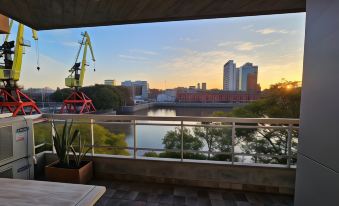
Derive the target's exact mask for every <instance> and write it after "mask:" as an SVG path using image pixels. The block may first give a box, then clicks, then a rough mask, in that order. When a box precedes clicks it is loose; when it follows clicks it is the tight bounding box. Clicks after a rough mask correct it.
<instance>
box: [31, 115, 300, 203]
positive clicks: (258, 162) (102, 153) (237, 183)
mask: <svg viewBox="0 0 339 206" xmlns="http://www.w3.org/2000/svg"><path fill="white" fill-rule="evenodd" d="M52 119H53V121H55V124H56V125H58V124H63V122H64V121H65V120H67V119H73V121H74V125H76V127H81V128H82V129H84V128H86V127H87V128H88V129H87V130H85V134H83V136H84V137H85V138H86V142H88V146H91V147H92V150H91V152H90V154H88V156H87V158H88V159H90V160H92V161H93V162H94V171H95V172H94V176H95V180H94V181H93V182H92V183H93V184H99V185H104V186H106V188H107V192H106V194H105V195H104V197H102V199H101V200H100V201H99V203H98V205H119V204H120V205H144V204H146V203H147V204H151V205H167V204H169V205H209V204H212V205H223V204H225V205H251V204H252V205H263V204H265V205H292V204H293V201H292V199H293V198H292V197H293V194H294V182H295V168H296V167H295V164H296V143H297V131H298V125H299V120H297V119H270V118H261V119H245V118H221V117H149V116H127V115H126V116H125V115H121V116H120V115H69V114H65V115H59V114H58V115H43V118H39V119H36V120H35V126H34V128H35V130H34V133H35V135H34V136H35V138H36V144H35V145H36V146H35V150H36V159H37V164H36V167H35V175H36V177H37V178H38V179H39V178H43V176H44V175H43V167H44V166H45V165H47V164H49V163H51V162H53V161H55V160H56V156H55V154H54V151H53V150H51V149H52V147H51V146H52V141H51V140H50V138H51V135H50V134H51V133H50V132H51V130H50V121H51V120H52ZM42 125H43V126H42ZM96 125H101V126H103V127H106V128H111V129H112V128H114V127H117V126H122V125H123V126H125V127H127V128H129V129H131V131H132V133H133V141H131V142H130V143H129V145H128V146H126V147H119V146H114V145H107V144H99V142H98V141H97V140H98V139H100V136H98V135H97V134H96V130H97V128H96ZM41 126H42V127H41ZM56 127H57V126H56ZM144 127H147V129H148V130H152V127H163V128H166V131H170V130H172V129H174V128H178V129H179V131H180V134H181V136H180V137H181V138H180V148H175V149H173V148H172V149H169V148H164V147H162V148H159V147H154V148H153V147H141V146H138V145H139V144H141V143H142V141H143V140H142V139H139V137H138V131H139V130H143V129H145V128H144ZM41 128H44V129H47V130H49V131H48V132H47V133H45V132H44V135H46V134H48V135H47V136H46V137H45V138H42V136H41V134H39V132H41ZM185 128H189V129H190V130H192V129H193V128H219V129H221V130H222V131H223V133H222V136H223V137H222V138H224V139H225V142H228V143H229V145H227V146H226V150H224V151H220V150H207V148H204V149H203V150H188V149H185V148H184V147H185V146H184V145H185V143H186V139H185V136H184V133H183V131H184V130H185ZM249 129H251V130H265V131H274V130H277V131H286V133H285V134H286V135H287V136H286V137H285V142H284V145H285V146H284V147H286V150H284V152H283V153H280V154H274V153H268V154H260V153H248V152H244V151H242V149H241V144H242V143H241V141H239V137H237V134H238V133H239V131H244V130H249ZM239 134H240V133H239ZM151 138H153V139H154V140H156V139H158V140H159V139H160V140H161V139H162V138H163V137H159V136H154V137H153V136H152V137H151ZM256 138H262V137H261V136H260V134H259V133H258V134H256ZM226 140H228V141H226ZM119 150H121V151H128V153H125V154H124V155H114V154H113V153H114V151H119ZM147 152H153V153H157V154H160V153H163V152H170V153H171V154H176V155H175V156H174V157H166V158H164V157H162V158H160V157H161V156H158V157H154V156H152V157H147V156H145V154H147ZM190 154H201V155H202V156H199V158H192V157H193V156H192V155H190ZM218 155H219V156H223V157H224V159H223V160H216V159H214V158H212V157H215V156H218ZM208 156H210V158H207V157H208ZM202 157H206V158H202ZM265 158H268V159H270V160H272V161H267V160H268V159H265ZM274 159H281V161H278V162H276V161H274ZM180 191H181V193H180ZM179 193H180V194H179ZM179 203H180V204H179Z"/></svg>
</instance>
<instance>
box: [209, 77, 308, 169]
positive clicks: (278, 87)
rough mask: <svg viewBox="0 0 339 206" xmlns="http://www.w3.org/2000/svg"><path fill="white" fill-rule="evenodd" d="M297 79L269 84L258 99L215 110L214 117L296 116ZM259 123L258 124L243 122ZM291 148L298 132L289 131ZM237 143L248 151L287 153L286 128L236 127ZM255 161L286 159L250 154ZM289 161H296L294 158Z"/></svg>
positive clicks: (297, 108)
mask: <svg viewBox="0 0 339 206" xmlns="http://www.w3.org/2000/svg"><path fill="white" fill-rule="evenodd" d="M299 85H300V82H290V81H283V82H280V83H277V84H274V85H271V87H270V88H269V89H266V90H264V91H263V92H262V95H261V98H260V99H259V100H257V101H254V102H252V103H250V104H248V105H246V106H243V107H239V108H235V109H233V110H232V111H231V112H229V113H223V112H217V113H215V115H216V116H229V117H244V118H265V117H268V118H299V114H300V99H301V87H300V86H299ZM245 125H247V126H260V124H245ZM261 126H263V125H261ZM291 136H292V139H293V141H292V151H296V145H297V141H296V139H297V137H298V131H297V130H292V132H291ZM236 137H237V145H238V146H240V147H241V148H242V149H243V150H244V151H245V153H248V154H274V155H287V154H288V147H287V139H288V131H287V130H286V129H267V128H260V129H237V130H236ZM252 159H253V160H254V161H255V162H258V161H259V162H264V163H282V164H285V163H286V158H279V157H274V156H273V157H262V156H259V157H256V156H255V157H253V158H252ZM292 161H296V159H295V158H294V159H293V160H292Z"/></svg>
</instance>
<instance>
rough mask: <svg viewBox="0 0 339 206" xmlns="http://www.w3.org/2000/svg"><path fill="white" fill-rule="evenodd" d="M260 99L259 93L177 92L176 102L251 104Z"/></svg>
mask: <svg viewBox="0 0 339 206" xmlns="http://www.w3.org/2000/svg"><path fill="white" fill-rule="evenodd" d="M259 98H260V92H231V91H209V92H194V93H193V92H178V93H177V99H176V101H177V102H199V103H205V102H206V103H227V102H242V103H244V102H251V101H255V100H257V99H259Z"/></svg>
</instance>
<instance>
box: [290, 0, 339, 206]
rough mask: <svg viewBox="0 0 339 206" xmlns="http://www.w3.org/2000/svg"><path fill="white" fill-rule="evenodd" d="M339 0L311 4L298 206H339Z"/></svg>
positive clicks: (314, 1) (300, 143)
mask: <svg viewBox="0 0 339 206" xmlns="http://www.w3.org/2000/svg"><path fill="white" fill-rule="evenodd" d="M338 11H339V1H338V0H321V1H319V0H307V12H306V15H307V17H306V36H305V57H304V71H303V91H302V102H301V117H300V138H299V148H298V151H299V154H298V168H297V178H296V180H297V182H296V197H295V205H297V206H303V205H307V206H313V205H314V206H318V205H326V206H331V205H339V195H338V194H339V149H338V148H339V130H338V126H339V81H338V74H339V66H338V65H339V64H338V58H339V13H338Z"/></svg>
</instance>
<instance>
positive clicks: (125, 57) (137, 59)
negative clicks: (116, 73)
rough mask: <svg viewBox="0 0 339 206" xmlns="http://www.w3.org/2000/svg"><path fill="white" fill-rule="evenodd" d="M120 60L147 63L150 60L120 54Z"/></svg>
mask: <svg viewBox="0 0 339 206" xmlns="http://www.w3.org/2000/svg"><path fill="white" fill-rule="evenodd" d="M119 58H122V59H128V60H134V61H146V60H148V59H147V58H144V57H139V56H131V55H124V54H120V55H119Z"/></svg>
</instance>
